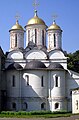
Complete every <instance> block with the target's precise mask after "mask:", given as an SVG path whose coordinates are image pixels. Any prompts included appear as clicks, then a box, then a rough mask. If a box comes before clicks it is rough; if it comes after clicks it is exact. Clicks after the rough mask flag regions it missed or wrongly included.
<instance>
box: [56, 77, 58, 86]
mask: <svg viewBox="0 0 79 120" xmlns="http://www.w3.org/2000/svg"><path fill="white" fill-rule="evenodd" d="M55 87H58V76H55Z"/></svg>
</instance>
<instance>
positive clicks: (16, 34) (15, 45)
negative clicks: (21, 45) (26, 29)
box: [15, 34, 17, 47]
mask: <svg viewBox="0 0 79 120" xmlns="http://www.w3.org/2000/svg"><path fill="white" fill-rule="evenodd" d="M15 47H17V34H15Z"/></svg>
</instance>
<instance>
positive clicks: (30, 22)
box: [27, 10, 46, 26]
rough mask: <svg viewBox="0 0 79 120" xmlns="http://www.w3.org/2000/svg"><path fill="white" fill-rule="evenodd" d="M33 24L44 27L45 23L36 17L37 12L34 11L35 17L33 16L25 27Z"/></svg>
mask: <svg viewBox="0 0 79 120" xmlns="http://www.w3.org/2000/svg"><path fill="white" fill-rule="evenodd" d="M34 24H38V25H46V24H45V22H44V21H43V20H42V19H41V18H39V17H38V16H37V11H36V10H35V15H34V17H33V18H31V19H30V20H29V21H28V23H27V26H28V25H34Z"/></svg>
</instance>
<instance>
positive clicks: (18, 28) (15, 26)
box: [9, 20, 24, 32]
mask: <svg viewBox="0 0 79 120" xmlns="http://www.w3.org/2000/svg"><path fill="white" fill-rule="evenodd" d="M12 30H23V31H24V29H23V27H22V26H21V25H19V22H18V20H17V21H16V24H15V25H13V27H12V28H11V30H9V32H10V31H12Z"/></svg>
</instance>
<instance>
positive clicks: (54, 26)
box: [48, 21, 61, 30]
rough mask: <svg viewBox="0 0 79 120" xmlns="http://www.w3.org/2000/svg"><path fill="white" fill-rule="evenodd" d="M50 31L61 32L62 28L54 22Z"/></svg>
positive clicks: (49, 28)
mask: <svg viewBox="0 0 79 120" xmlns="http://www.w3.org/2000/svg"><path fill="white" fill-rule="evenodd" d="M48 30H61V28H60V26H58V25H57V24H56V22H55V21H54V22H53V24H52V25H51V26H50V27H48Z"/></svg>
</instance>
